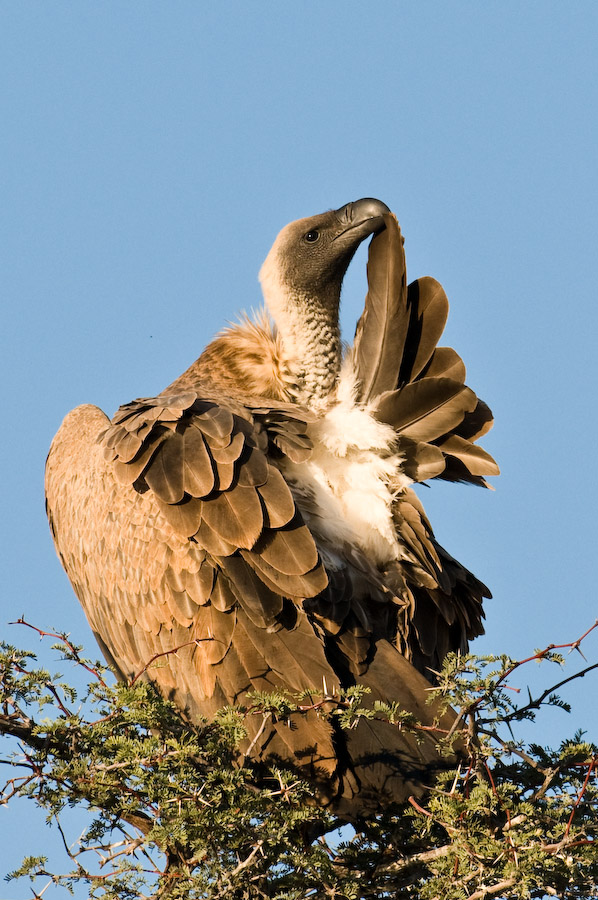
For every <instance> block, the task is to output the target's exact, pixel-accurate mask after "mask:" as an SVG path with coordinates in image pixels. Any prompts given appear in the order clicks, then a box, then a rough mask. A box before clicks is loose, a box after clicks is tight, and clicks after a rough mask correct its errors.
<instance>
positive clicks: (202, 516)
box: [46, 390, 437, 808]
mask: <svg viewBox="0 0 598 900" xmlns="http://www.w3.org/2000/svg"><path fill="white" fill-rule="evenodd" d="M308 452H309V442H308V440H307V438H306V436H305V429H304V427H303V426H302V423H301V418H300V411H297V409H295V410H292V409H289V408H285V406H284V405H283V404H278V405H276V404H274V405H273V406H272V407H263V406H258V405H257V404H254V405H253V407H251V404H247V405H246V404H241V403H239V402H236V401H232V400H231V399H230V398H223V397H222V396H220V395H218V394H216V393H214V394H209V395H208V396H204V395H202V396H199V395H198V393H197V392H196V391H191V390H188V391H184V392H182V393H175V394H163V395H160V396H159V397H156V398H151V399H143V400H138V401H135V402H134V403H130V404H127V405H126V406H123V407H121V409H120V410H119V411H118V413H117V414H116V416H115V417H114V419H113V420H112V422H109V421H108V419H107V418H106V417H105V416H104V414H103V413H102V412H101V411H100V410H98V409H97V408H95V407H91V406H87V407H80V408H78V409H76V410H74V411H73V412H72V413H70V414H69V415H68V416H67V417H66V419H65V421H64V423H63V425H62V427H61V429H60V430H59V432H58V434H57V436H56V438H55V439H54V442H53V444H52V447H51V450H50V454H49V457H48V464H47V473H46V490H47V506H48V514H49V519H50V524H51V528H52V532H53V535H54V540H55V543H56V547H57V550H58V553H59V555H60V557H61V559H62V562H63V565H64V567H65V569H66V571H67V574H68V576H69V578H70V580H71V582H72V584H73V587H74V589H75V591H76V593H77V595H78V597H79V599H80V601H81V603H82V605H83V607H84V609H85V612H86V615H87V617H88V619H89V621H90V624H91V626H92V628H93V630H94V632H95V634H96V636H97V638H98V641H99V643H100V646H101V647H102V649H103V651H104V653H105V654H106V656H107V658H108V660H109V662H110V663H111V664H112V665H113V666H114V668H115V669H116V671H117V672H119V673H120V675H121V676H122V677H124V678H131V677H134V676H137V675H139V674H140V673H142V675H143V677H146V678H148V679H150V680H151V681H153V682H154V683H155V684H156V685H157V686H158V687H159V688H160V690H161V691H163V692H164V693H165V694H166V695H167V696H169V697H171V698H172V699H173V700H175V701H176V703H177V704H178V705H179V706H180V707H181V708H182V709H184V710H186V711H187V714H188V715H190V716H191V717H193V718H196V717H198V716H202V715H207V716H209V715H211V714H213V713H214V712H215V710H216V709H218V708H220V707H221V706H223V705H225V704H227V703H239V702H241V701H243V700H244V698H245V695H246V694H247V692H249V691H253V690H259V691H270V690H273V689H276V688H282V689H285V690H290V691H298V690H303V689H310V688H311V689H314V688H315V689H318V688H320V687H321V686H325V688H326V689H327V690H328V691H335V690H336V689H337V688H338V687H339V685H340V684H341V681H342V680H344V681H345V682H346V680H347V678H349V680H350V679H351V678H352V677H353V676H352V674H351V671H352V664H351V660H350V657H351V654H353V657H354V658H355V659H359V660H361V661H363V659H365V658H366V657H367V656H370V657H371V656H372V654H373V653H374V652H375V646H374V639H375V637H376V636H375V635H373V633H372V632H371V630H370V631H367V629H363V627H362V626H360V624H359V623H358V622H357V621H356V611H355V608H354V607H353V606H351V603H349V604H348V606H347V605H346V604H345V602H344V596H343V593H342V592H337V590H336V588H337V585H338V575H335V576H334V578H332V579H331V580H332V581H333V582H334V584H333V588H334V593H333V591H332V588H331V589H330V590H329V589H328V577H327V574H326V572H325V570H324V567H323V565H322V562H321V560H320V558H319V555H318V550H317V547H316V545H315V543H314V540H313V538H312V535H311V533H310V532H309V531H308V529H307V528H306V526H305V524H304V523H303V521H302V519H301V516H300V514H299V512H298V511H297V509H296V506H295V503H294V501H293V497H292V495H291V492H290V490H289V488H288V486H287V484H286V482H285V481H284V479H283V478H282V476H281V474H280V472H279V470H278V469H277V468H276V466H275V459H276V456H277V455H279V456H280V455H281V454H283V453H284V454H288V455H289V456H291V457H292V455H293V454H295V456H296V458H298V459H299V458H302V456H303V455H305V454H306V453H308ZM310 602H311V603H314V604H317V603H320V602H321V603H326V602H328V609H329V611H330V613H331V616H332V618H331V619H330V623H331V624H332V626H333V629H332V631H327V630H326V628H325V623H324V622H323V619H322V617H321V616H318V615H317V611H315V612H310V613H308V612H307V611H306V610H307V609H308V604H309V603H310ZM347 610H349V612H348V614H347ZM334 629H336V632H337V635H336V636H335V635H334V634H333V631H334ZM360 641H361V644H360V643H359V642H360ZM356 642H357V645H359V646H357V645H356ZM384 643H385V642H384ZM335 648H336V649H335ZM388 651H389V652H390V653H391V655H392V654H394V655H393V657H392V658H393V659H394V660H395V668H396V672H388V673H387V675H386V677H385V679H381V683H380V686H379V687H378V686H377V682H376V678H377V677H378V676H376V677H375V673H374V671H372V674H371V675H370V674H368V675H367V676H366V677H365V678H364V679H363V680H364V681H365V683H366V684H368V679H369V681H370V682H371V686H372V689H373V690H374V695H375V696H382V691H383V689H384V687H385V686H386V685H385V683H386V682H388V681H389V679H392V678H393V677H394V679H395V681H396V684H395V688H396V691H397V692H398V693H397V694H396V696H398V697H399V698H401V697H404V700H405V704H406V707H407V708H408V709H411V710H412V711H414V712H417V711H419V710H420V708H421V710H423V711H424V716H425V718H426V721H428V722H431V721H432V720H433V716H434V711H433V710H430V709H429V708H425V707H424V706H423V702H422V698H423V697H425V695H426V689H425V682H424V681H423V679H421V676H419V675H418V673H417V672H416V671H415V670H414V669H413V668H412V667H411V666H409V664H408V663H406V662H405V661H404V660H403V658H402V657H401V656H400V655H399V653H398V652H397V651H396V650H394V649H393V648H392V647H390V645H388ZM337 659H340V660H341V661H344V662H342V664H341V665H339V666H336V665H335V660H337ZM353 668H355V667H353ZM362 668H363V666H362ZM360 680H362V679H360ZM376 692H377V693H376ZM374 695H373V696H374ZM294 718H295V721H294V722H293V723H292V725H293V727H288V725H287V724H286V723H280V724H279V723H274V724H272V723H271V724H269V725H268V727H266V728H265V729H263V730H262V729H261V726H262V721H261V718H259V720H257V719H256V720H254V719H253V718H252V717H249V720H248V723H249V734H248V739H247V745H248V746H249V745H251V744H252V743H253V748H252V753H253V754H254V755H257V756H259V755H260V754H261V753H267V754H268V755H269V756H275V757H276V756H280V757H282V758H285V759H289V758H291V759H293V760H294V761H295V762H297V763H298V764H299V765H300V766H301V768H302V770H303V771H304V772H307V774H308V775H310V776H311V777H313V779H314V781H315V782H316V784H317V785H318V788H319V791H320V793H321V797H322V799H324V800H334V801H335V803H337V805H339V807H340V808H342V804H343V803H348V804H349V808H351V803H352V799H351V798H352V797H353V796H354V795H355V794H356V793H357V792H359V791H360V789H361V793H360V800H359V804H360V805H361V807H362V808H363V806H364V804H365V803H367V802H368V801H367V797H370V798H371V801H372V802H374V800H375V801H376V802H378V800H379V797H380V793H379V792H380V790H382V789H384V790H385V791H387V792H388V794H389V796H394V798H395V799H400V798H401V797H403V796H405V792H412V791H413V790H416V789H417V779H416V777H415V772H416V771H418V772H419V776H418V777H419V780H420V781H421V778H422V771H423V769H424V768H425V766H426V765H428V764H432V763H434V762H435V761H436V760H437V753H436V747H435V742H434V741H433V740H432V739H429V738H426V739H425V740H424V741H423V742H422V743H417V742H415V741H414V740H413V739H412V738H411V737H410V736H409V735H407V734H404V733H401V732H398V731H396V729H392V728H390V727H389V726H386V727H385V726H384V725H383V724H382V723H374V724H372V723H366V724H364V727H363V728H362V727H361V726H360V728H358V729H357V733H355V734H351V741H350V743H351V749H350V750H349V748H348V745H347V736H346V734H345V733H344V732H342V733H341V732H340V731H339V730H338V729H336V728H335V727H334V726H332V725H330V724H329V723H328V722H326V721H324V720H322V719H321V718H320V717H318V716H317V714H316V713H315V712H314V713H312V714H310V715H308V716H307V717H299V716H296V717H294ZM378 732H380V733H379V734H378ZM372 735H378V736H377V738H376V739H375V740H374V744H373V745H372ZM392 752H396V754H397V757H396V758H397V759H399V758H400V759H401V760H403V761H404V760H409V766H408V768H409V772H410V773H411V774H410V775H409V773H407V772H406V771H404V772H403V774H400V773H399V772H398V770H397V763H396V760H395V762H394V763H393V764H392V766H391V767H390V769H389V767H388V765H387V763H386V762H384V760H385V759H386V758H387V757H388V756H389V753H390V755H392ZM352 755H357V756H365V755H369V756H370V757H371V760H373V761H374V762H372V765H370V766H367V767H366V768H360V767H358V766H356V765H355V764H354V762H353V761H352ZM410 779H411V780H410ZM343 798H344V799H343Z"/></svg>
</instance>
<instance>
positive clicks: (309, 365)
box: [260, 197, 390, 404]
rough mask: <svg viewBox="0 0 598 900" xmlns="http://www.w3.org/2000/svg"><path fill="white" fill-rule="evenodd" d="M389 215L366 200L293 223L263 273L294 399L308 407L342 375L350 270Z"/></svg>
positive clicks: (384, 208) (379, 204)
mask: <svg viewBox="0 0 598 900" xmlns="http://www.w3.org/2000/svg"><path fill="white" fill-rule="evenodd" d="M389 212H390V210H389V208H388V206H386V204H385V203H382V201H381V200H375V199H373V198H371V197H365V198H363V199H362V200H356V201H354V202H353V203H346V204H345V205H344V206H341V207H340V209H334V210H329V211H328V212H325V213H321V214H320V215H318V216H311V217H309V218H305V219H298V220H297V221H296V222H291V223H290V225H287V226H286V227H285V228H283V229H282V231H281V232H280V234H279V235H278V237H277V238H276V240H275V241H274V245H273V246H272V249H271V250H270V252H269V253H268V256H267V257H266V260H265V262H264V264H263V266H262V268H261V271H260V281H261V284H262V290H263V293H264V299H265V301H266V305H267V307H268V310H269V312H270V314H271V315H272V317H273V319H274V321H275V323H276V325H277V327H278V332H279V334H280V336H281V340H282V342H283V344H284V346H285V350H286V354H287V355H288V357H289V361H290V366H291V369H292V370H294V375H295V378H296V380H297V382H298V384H299V390H298V391H297V392H295V396H298V397H300V398H301V399H302V400H303V401H304V402H306V403H308V404H309V403H310V402H312V401H314V400H316V401H317V400H321V399H322V398H323V397H325V396H326V395H327V394H328V393H329V392H330V390H331V389H332V387H333V386H334V382H335V380H336V378H337V376H338V371H339V368H340V332H339V326H338V307H339V301H340V296H341V285H342V282H343V278H344V276H345V272H346V271H347V267H348V266H349V263H350V262H351V260H352V258H353V256H354V254H355V251H356V250H357V248H358V247H359V245H360V244H361V242H362V241H363V240H365V238H367V237H369V236H370V235H372V234H377V233H378V232H380V231H382V230H383V229H384V227H385V223H384V215H386V214H388V213H389Z"/></svg>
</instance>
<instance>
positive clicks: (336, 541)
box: [283, 361, 411, 565]
mask: <svg viewBox="0 0 598 900" xmlns="http://www.w3.org/2000/svg"><path fill="white" fill-rule="evenodd" d="M354 398H355V375H354V372H353V369H352V367H351V365H350V362H349V361H347V362H345V364H344V366H343V370H342V372H341V376H340V380H339V384H338V388H337V393H336V401H335V402H334V404H333V405H332V406H331V407H330V408H329V409H328V410H327V411H326V412H324V413H323V415H322V417H321V418H319V419H318V421H317V422H315V423H314V424H313V425H310V426H309V429H308V434H309V435H310V437H311V439H312V441H313V445H314V450H313V453H312V456H311V457H310V459H309V460H307V461H306V462H304V463H299V464H297V463H290V462H285V464H284V466H283V471H284V474H285V477H286V478H288V479H289V480H290V481H291V483H292V486H294V487H296V492H297V502H298V505H299V507H300V509H301V510H302V512H303V513H304V517H305V519H306V520H307V521H308V523H309V527H310V529H311V530H312V531H313V532H315V533H316V534H317V535H318V536H319V537H321V538H322V539H323V540H324V542H325V543H326V544H328V545H329V546H330V545H332V547H339V549H340V545H342V544H343V543H345V542H346V543H349V544H352V545H354V546H355V545H357V546H358V547H360V548H361V549H362V550H364V551H365V553H366V554H367V556H368V558H369V559H370V561H371V562H374V563H376V564H378V565H383V564H385V563H388V562H390V561H391V560H393V559H398V558H399V557H400V556H401V547H400V544H399V543H398V541H397V538H396V533H395V527H394V523H393V520H392V514H391V506H392V502H393V499H394V497H395V496H396V495H397V493H398V492H399V491H401V490H403V489H404V488H406V487H407V486H408V485H409V484H411V479H409V478H408V477H407V476H406V475H404V474H403V473H402V472H401V458H400V456H399V455H398V454H397V453H396V446H395V441H396V434H395V432H394V430H393V429H392V428H391V427H390V425H385V424H384V423H382V422H378V421H376V419H374V417H373V416H372V414H371V412H370V411H369V410H368V409H367V407H366V408H363V407H360V406H358V405H357V404H356V402H355V399H354Z"/></svg>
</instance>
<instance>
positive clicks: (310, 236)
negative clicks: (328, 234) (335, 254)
mask: <svg viewBox="0 0 598 900" xmlns="http://www.w3.org/2000/svg"><path fill="white" fill-rule="evenodd" d="M303 237H304V238H305V240H306V241H307V243H308V244H315V242H316V241H317V240H319V237H320V232H319V231H318V230H317V228H312V229H311V231H308V232H307V234H304V235H303Z"/></svg>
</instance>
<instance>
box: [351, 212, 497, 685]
mask: <svg viewBox="0 0 598 900" xmlns="http://www.w3.org/2000/svg"><path fill="white" fill-rule="evenodd" d="M385 222H386V229H385V231H384V232H382V233H381V234H379V235H377V236H375V237H374V238H373V239H372V242H371V245H370V258H369V265H368V287H369V290H368V295H367V297H366V304H365V310H364V313H363V315H362V317H361V319H360V322H359V324H358V327H357V331H356V336H355V344H354V347H353V350H352V358H353V364H354V366H355V370H356V374H357V378H358V384H359V385H360V388H361V399H362V401H364V402H368V403H370V404H371V406H372V407H373V409H374V415H375V416H376V417H377V418H378V419H379V420H380V421H383V422H386V423H388V424H390V425H391V426H392V427H393V428H394V429H395V431H396V434H397V447H398V451H399V453H400V454H401V456H402V460H403V462H402V470H403V472H404V473H405V474H406V475H407V476H408V477H409V478H410V479H411V480H412V481H414V482H421V481H424V480H426V479H430V478H441V479H444V480H448V481H465V482H469V483H471V484H478V485H482V486H485V487H488V484H487V482H486V480H485V477H486V476H488V475H497V474H498V473H499V470H498V466H497V465H496V463H495V462H494V460H493V459H492V457H491V456H490V454H488V453H487V452H486V451H485V450H483V449H482V448H481V447H478V446H476V444H475V443H474V442H475V441H476V440H477V438H479V437H481V436H482V435H483V434H485V433H486V432H487V431H488V430H489V429H490V428H491V426H492V413H491V412H490V409H489V408H488V406H487V405H486V404H485V403H484V402H483V401H482V400H479V399H478V397H476V395H475V393H474V392H473V391H472V390H471V388H469V387H467V386H466V385H465V366H464V365H463V362H462V360H461V358H460V357H459V355H458V354H457V353H456V352H455V351H454V350H453V349H452V348H450V347H438V346H437V343H438V340H439V339H440V337H441V335H442V331H443V329H444V326H445V323H446V319H447V314H448V301H447V298H446V295H445V293H444V291H443V289H442V287H441V286H440V284H438V282H437V281H435V280H434V279H432V278H420V279H418V280H417V281H415V282H413V283H412V284H410V285H409V286H408V287H407V288H406V287H405V282H406V279H405V277H404V266H405V263H404V253H403V241H402V238H401V234H400V230H399V228H398V225H397V224H396V220H395V219H394V217H393V216H386V217H385ZM399 272H400V273H401V276H400V277H399V276H398V274H397V273H399ZM374 307H375V308H374ZM385 317H387V319H388V321H386V322H385ZM375 354H377V355H378V358H377V359H374V360H373V359H372V356H373V355H375ZM393 513H394V519H395V525H396V531H397V536H398V539H399V541H400V543H401V545H402V547H403V557H402V559H401V561H400V563H398V564H395V565H393V566H390V567H389V569H388V571H387V573H386V578H387V584H388V586H389V587H390V589H391V590H393V591H394V592H395V594H396V595H397V596H398V597H399V598H402V599H403V606H402V607H400V609H399V612H398V618H397V623H396V640H397V645H398V646H399V647H400V648H401V650H402V651H403V652H404V653H405V654H406V656H407V657H408V658H409V659H411V660H412V661H413V663H414V664H415V665H416V666H417V667H418V668H419V669H420V671H422V672H424V673H425V674H426V675H427V676H428V677H433V674H432V673H433V672H434V671H437V670H438V669H439V668H440V666H441V665H442V661H443V659H444V657H445V656H446V654H447V653H448V652H449V651H450V650H462V651H464V650H466V649H467V642H468V641H469V640H470V639H472V638H473V637H475V636H476V635H478V634H481V633H482V632H483V626H482V618H483V611H482V599H483V598H484V597H489V596H490V592H489V591H488V589H487V588H486V587H485V585H483V584H482V583H481V582H480V581H478V579H477V578H475V576H474V575H472V574H471V572H468V571H467V569H466V568H465V567H464V566H462V565H461V564H460V563H458V562H457V561H456V560H455V559H453V557H452V556H450V554H449V553H447V552H446V551H445V550H444V549H443V548H442V547H441V546H440V545H439V544H438V543H437V542H436V540H435V538H434V534H433V531H432V528H431V526H430V523H429V522H428V520H427V518H426V516H425V513H424V510H423V507H422V505H421V503H420V501H419V500H418V498H417V497H416V495H415V493H414V492H413V491H412V490H410V489H402V490H400V491H399V492H398V494H397V499H396V502H395V505H394V510H393Z"/></svg>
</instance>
